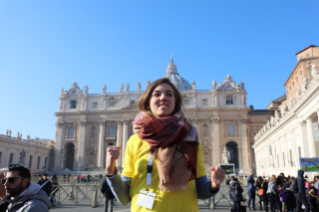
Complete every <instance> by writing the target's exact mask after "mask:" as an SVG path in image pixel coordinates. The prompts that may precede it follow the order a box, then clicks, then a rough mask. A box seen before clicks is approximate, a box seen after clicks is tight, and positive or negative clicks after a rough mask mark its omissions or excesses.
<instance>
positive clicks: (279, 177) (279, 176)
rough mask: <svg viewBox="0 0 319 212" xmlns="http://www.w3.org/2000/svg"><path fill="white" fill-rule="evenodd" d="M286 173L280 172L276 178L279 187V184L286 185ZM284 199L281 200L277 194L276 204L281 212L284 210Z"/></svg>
mask: <svg viewBox="0 0 319 212" xmlns="http://www.w3.org/2000/svg"><path fill="white" fill-rule="evenodd" d="M284 177H285V174H284V173H280V174H279V175H278V176H277V178H276V186H277V188H278V186H281V188H282V187H283V185H284V180H285V178H284ZM282 203H283V202H282V201H280V200H279V196H276V198H275V205H276V206H277V208H278V209H279V210H280V212H282V211H281V210H282V208H283V205H282Z"/></svg>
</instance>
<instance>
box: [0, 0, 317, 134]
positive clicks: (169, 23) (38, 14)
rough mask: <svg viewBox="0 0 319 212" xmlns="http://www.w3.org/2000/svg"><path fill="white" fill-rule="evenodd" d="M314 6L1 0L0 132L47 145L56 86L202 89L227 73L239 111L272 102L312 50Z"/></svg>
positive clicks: (214, 0)
mask: <svg viewBox="0 0 319 212" xmlns="http://www.w3.org/2000/svg"><path fill="white" fill-rule="evenodd" d="M317 8H319V2H318V1H311V0H309V1H293V0H290V1H284V0H281V1H271V0H267V1H266V0H265V1H262V0H252V1H238V0H236V1H235V0H234V1H220V0H207V1H177V0H175V1H168V0H167V1H166V0H161V1H158V0H147V1H146V0H145V1H142V0H141V1H138V0H135V1H132V0H130V1H102V0H101V1H98V0H92V1H88V0H86V1H81V0H54V1H32V0H28V1H25V0H23V1H22V0H14V1H8V0H7V1H4V0H0V77H1V78H0V79H1V83H0V92H1V103H2V104H1V106H0V134H5V131H6V130H7V129H8V128H10V129H11V130H12V133H13V135H14V136H16V134H17V132H18V131H20V132H22V134H23V138H26V135H27V134H30V135H31V137H40V138H49V139H54V136H55V121H56V117H55V116H54V113H55V112H57V110H58V98H59V95H60V90H61V88H62V87H64V89H66V90H67V89H69V88H70V87H71V84H72V82H73V81H76V82H77V83H78V84H79V86H80V87H81V88H83V87H84V86H85V85H88V86H89V93H100V92H101V91H102V86H103V84H106V85H107V92H117V91H118V90H119V85H120V83H123V84H126V83H130V85H131V86H130V87H131V90H136V83H137V82H141V84H142V89H144V88H145V84H146V80H147V79H150V80H151V81H153V80H155V79H158V78H160V77H162V76H164V74H165V70H166V66H167V64H168V63H169V61H170V59H169V58H170V56H171V54H173V55H174V61H175V63H176V65H177V68H178V71H179V73H180V75H181V76H182V77H184V78H185V79H187V80H188V81H189V82H191V81H193V80H194V81H195V82H196V88H197V89H211V82H212V80H213V79H216V81H217V82H222V81H223V80H224V78H225V76H226V75H227V74H230V75H231V76H232V77H233V78H234V80H236V81H237V82H240V81H241V80H243V81H244V82H245V84H246V90H247V92H248V95H247V105H250V104H253V105H254V107H255V108H256V109H263V108H266V107H267V106H268V104H269V102H270V101H271V100H273V99H275V98H277V97H279V96H281V95H282V94H283V93H284V91H285V89H284V87H283V84H284V82H285V80H286V79H287V77H288V76H289V74H290V72H291V71H292V69H293V67H294V66H295V65H296V61H297V59H296V56H295V53H296V52H298V51H300V50H301V49H303V48H305V47H307V46H309V45H311V44H313V45H319V40H318V37H319V36H318V35H319V28H318V27H317V26H318V13H317Z"/></svg>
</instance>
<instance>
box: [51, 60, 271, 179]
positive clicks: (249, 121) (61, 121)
mask: <svg viewBox="0 0 319 212" xmlns="http://www.w3.org/2000/svg"><path fill="white" fill-rule="evenodd" d="M163 77H166V78H169V79H170V80H171V82H172V83H173V84H174V85H175V86H176V88H178V89H179V91H180V92H181V94H182V97H183V106H184V110H185V113H186V117H187V118H188V119H189V120H190V122H191V123H192V124H193V125H195V126H196V128H197V130H198V135H199V140H200V142H201V145H202V148H203V149H202V151H203V157H204V162H205V166H206V168H207V169H208V167H210V166H212V165H213V166H217V165H219V164H221V163H222V152H223V149H224V148H225V147H226V148H227V149H228V151H229V152H230V158H229V163H234V164H235V167H236V172H242V173H246V174H249V173H251V172H253V171H254V169H255V166H256V165H255V159H254V158H255V156H254V153H253V151H252V145H253V144H254V136H255V135H256V133H257V132H258V131H259V130H260V128H261V127H262V126H263V125H264V124H265V123H267V121H268V120H269V118H270V116H271V115H272V114H273V113H274V111H273V110H255V109H254V108H253V106H251V107H249V108H248V107H247V106H246V95H247V92H246V89H245V84H244V82H241V83H236V81H235V80H234V79H233V78H232V77H231V76H229V75H227V76H226V77H225V79H224V80H223V81H222V82H221V83H217V82H216V81H215V80H212V85H210V86H209V85H208V86H207V87H209V88H208V89H207V90H198V89H196V85H195V82H192V83H189V82H188V81H187V80H185V79H184V78H182V77H181V76H180V75H179V73H178V71H177V67H176V65H175V64H174V61H173V58H171V62H170V63H169V65H168V66H167V69H166V73H165V75H164V76H163ZM149 84H150V82H147V85H149ZM88 90H89V88H88V86H85V87H84V89H81V88H80V87H79V85H78V84H77V83H75V82H74V83H73V84H72V87H70V88H69V89H68V90H64V89H62V91H61V96H60V99H59V111H58V112H56V113H55V115H56V117H57V121H56V148H55V157H54V169H55V170H61V169H65V168H68V169H70V170H99V169H100V170H102V169H104V167H105V159H106V148H107V147H108V146H112V145H116V146H121V147H122V148H121V157H120V158H119V160H118V161H117V166H118V167H119V168H120V167H121V166H122V165H123V163H124V152H125V146H126V142H127V141H128V139H129V137H130V136H131V135H132V133H133V132H132V121H133V120H134V118H135V116H136V114H137V113H138V109H137V106H136V102H137V101H138V99H139V97H140V96H141V94H142V93H143V91H142V90H141V86H140V83H137V89H136V90H134V91H132V90H130V85H129V84H127V85H125V86H124V85H122V84H121V85H120V90H119V92H115V93H114V92H113V93H110V92H107V89H106V86H105V85H104V86H103V87H102V89H101V93H97V94H91V93H89V92H88Z"/></svg>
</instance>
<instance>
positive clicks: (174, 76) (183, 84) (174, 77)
mask: <svg viewBox="0 0 319 212" xmlns="http://www.w3.org/2000/svg"><path fill="white" fill-rule="evenodd" d="M164 77H166V78H168V79H169V80H170V81H171V82H172V83H173V84H174V85H175V86H176V85H177V87H178V89H179V90H190V89H192V87H191V85H190V84H189V82H188V81H187V80H185V79H184V78H183V77H181V76H179V74H178V73H177V67H176V65H175V64H174V60H173V57H171V62H170V64H168V66H167V69H166V74H165V76H164Z"/></svg>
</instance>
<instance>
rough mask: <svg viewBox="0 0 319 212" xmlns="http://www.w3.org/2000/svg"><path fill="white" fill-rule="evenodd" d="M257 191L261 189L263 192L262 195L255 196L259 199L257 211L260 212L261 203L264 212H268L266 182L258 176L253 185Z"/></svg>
mask: <svg viewBox="0 0 319 212" xmlns="http://www.w3.org/2000/svg"><path fill="white" fill-rule="evenodd" d="M255 186H256V189H257V191H259V189H263V190H264V192H263V194H261V195H260V194H257V195H258V197H259V210H260V211H261V210H262V205H261V204H262V203H263V204H264V210H265V211H266V212H268V198H267V196H266V191H267V189H268V183H267V181H266V180H264V179H263V178H262V177H261V176H259V177H258V178H257V182H256V184H255Z"/></svg>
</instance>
